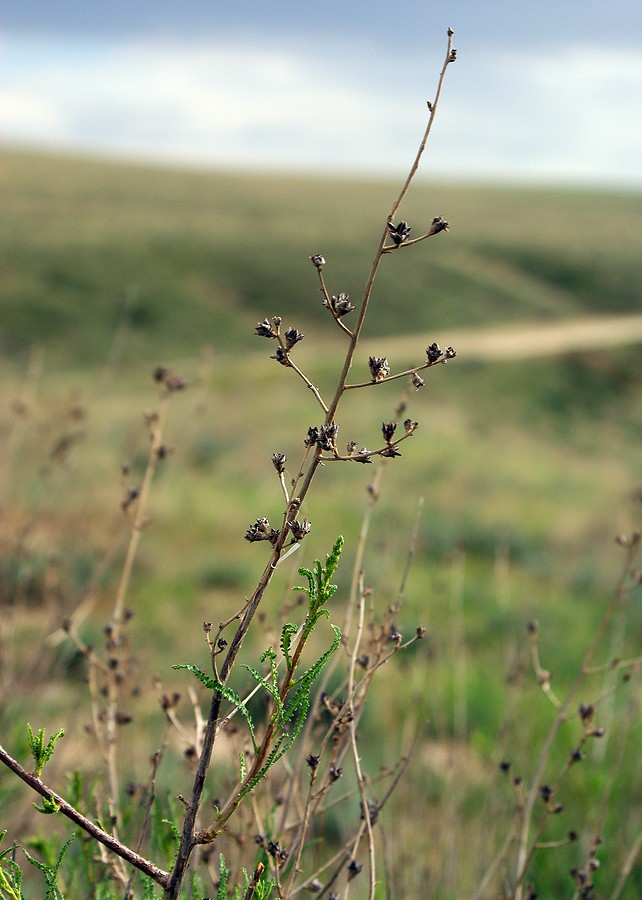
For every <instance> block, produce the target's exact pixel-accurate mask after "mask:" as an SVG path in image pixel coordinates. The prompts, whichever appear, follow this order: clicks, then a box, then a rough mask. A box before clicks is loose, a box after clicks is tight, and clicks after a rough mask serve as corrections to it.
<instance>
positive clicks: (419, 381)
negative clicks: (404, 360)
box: [410, 372, 426, 391]
mask: <svg viewBox="0 0 642 900" xmlns="http://www.w3.org/2000/svg"><path fill="white" fill-rule="evenodd" d="M410 381H411V383H412V386H413V387H414V389H415V390H416V391H418V390H419V388H422V387H425V386H426V382H425V381H424V380H423V378H422V377H421V375H418V374H417V372H415V373H414V374H413V376H412V378H411V379H410Z"/></svg>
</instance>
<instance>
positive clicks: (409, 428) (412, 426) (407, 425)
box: [403, 419, 419, 434]
mask: <svg viewBox="0 0 642 900" xmlns="http://www.w3.org/2000/svg"><path fill="white" fill-rule="evenodd" d="M403 427H404V429H405V431H406V434H412V433H413V431H416V430H417V428H419V422H413V420H412V419H405V420H404V423H403Z"/></svg>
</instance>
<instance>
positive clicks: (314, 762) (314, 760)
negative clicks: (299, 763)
mask: <svg viewBox="0 0 642 900" xmlns="http://www.w3.org/2000/svg"><path fill="white" fill-rule="evenodd" d="M320 759H321V757H320V756H315V755H314V753H311V754H310V755H309V756H306V758H305V761H306V763H307V764H308V765H309V766H310V768H311V769H316V767H317V766H318V765H319V760H320Z"/></svg>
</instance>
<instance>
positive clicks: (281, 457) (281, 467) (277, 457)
mask: <svg viewBox="0 0 642 900" xmlns="http://www.w3.org/2000/svg"><path fill="white" fill-rule="evenodd" d="M286 462H287V458H286V455H285V453H273V454H272V465H273V466H274V468H275V469H276V471H277V472H278V473H279V475H282V474H283V472H284V471H285V464H286Z"/></svg>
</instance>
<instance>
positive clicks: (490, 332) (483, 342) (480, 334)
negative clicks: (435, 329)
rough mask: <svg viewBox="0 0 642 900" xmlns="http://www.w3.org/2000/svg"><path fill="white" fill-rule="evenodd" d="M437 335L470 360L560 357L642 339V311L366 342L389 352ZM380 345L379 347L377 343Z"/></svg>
mask: <svg viewBox="0 0 642 900" xmlns="http://www.w3.org/2000/svg"><path fill="white" fill-rule="evenodd" d="M434 340H437V341H438V342H439V343H440V344H441V346H442V347H445V346H448V345H449V344H451V345H452V346H453V347H454V348H455V350H457V352H458V353H459V354H460V355H461V356H462V357H465V358H466V359H497V360H501V359H526V358H527V357H531V356H555V355H557V354H560V353H569V352H573V351H574V350H600V349H605V348H606V349H608V348H611V347H618V346H623V345H625V344H637V343H642V315H633V316H599V317H598V316H595V317H591V318H582V319H570V320H566V321H561V322H552V323H547V324H536V323H533V324H532V325H529V326H528V327H524V326H523V325H521V326H506V327H500V328H477V329H462V330H453V331H440V332H439V333H436V334H430V335H428V334H426V335H421V334H419V335H411V336H409V337H402V338H392V339H389V338H386V339H382V340H381V341H376V342H374V341H368V342H365V349H366V351H367V352H369V353H374V354H377V353H382V352H384V351H383V350H382V349H381V347H382V346H383V345H385V353H386V355H388V356H389V357H393V356H401V355H406V354H410V355H412V354H413V353H416V348H417V344H418V343H419V344H421V345H422V346H423V345H424V344H425V346H428V344H431V343H432V342H433V341H434ZM375 344H376V345H377V346H375Z"/></svg>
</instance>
